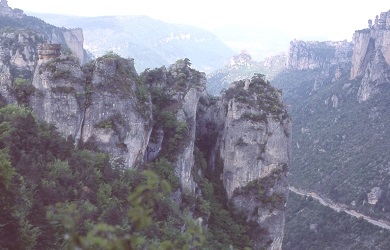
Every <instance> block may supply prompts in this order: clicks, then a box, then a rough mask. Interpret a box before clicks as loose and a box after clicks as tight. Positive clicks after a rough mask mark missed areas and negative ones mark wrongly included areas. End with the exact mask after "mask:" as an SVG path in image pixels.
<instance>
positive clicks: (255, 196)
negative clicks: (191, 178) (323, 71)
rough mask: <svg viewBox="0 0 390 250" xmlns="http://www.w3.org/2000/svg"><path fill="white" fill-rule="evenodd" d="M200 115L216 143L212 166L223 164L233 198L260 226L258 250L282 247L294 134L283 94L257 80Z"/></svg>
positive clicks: (257, 228)
mask: <svg viewBox="0 0 390 250" xmlns="http://www.w3.org/2000/svg"><path fill="white" fill-rule="evenodd" d="M201 114H202V115H201V117H200V118H199V120H200V123H199V127H200V128H199V131H200V133H201V134H202V133H204V135H206V138H207V137H209V138H210V139H209V140H214V141H213V142H211V144H209V145H212V147H211V150H210V149H209V151H211V153H209V163H210V165H211V168H213V167H215V162H216V161H220V162H222V165H223V171H222V175H221V179H222V181H223V185H224V188H225V191H226V193H227V197H228V199H229V200H230V202H231V204H233V207H234V208H235V209H237V210H239V211H240V213H242V214H243V215H244V216H245V218H246V221H247V222H252V223H255V225H256V226H255V228H254V229H253V232H252V235H251V239H252V240H253V243H254V245H253V246H254V248H255V249H262V248H264V247H266V248H268V249H281V244H282V240H283V228H284V206H285V203H286V200H287V191H288V184H287V176H286V174H287V169H288V165H289V162H290V140H291V137H290V135H291V131H290V120H289V118H288V115H287V112H286V110H285V109H284V107H283V105H282V103H281V96H280V93H279V92H278V91H277V90H276V89H274V88H272V87H271V86H270V85H269V83H267V82H265V80H264V79H263V78H262V76H255V77H254V78H252V80H251V81H249V80H246V81H238V82H235V83H234V84H233V85H232V86H231V88H229V89H228V90H227V91H226V92H225V93H224V94H223V95H222V99H221V100H220V101H217V102H216V103H215V104H213V105H211V106H210V107H208V108H204V107H203V110H202V112H201ZM216 133H217V134H216ZM204 135H203V136H204ZM213 164H214V165H213Z"/></svg>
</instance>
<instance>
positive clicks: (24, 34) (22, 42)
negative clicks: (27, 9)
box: [0, 31, 43, 102]
mask: <svg viewBox="0 0 390 250" xmlns="http://www.w3.org/2000/svg"><path fill="white" fill-rule="evenodd" d="M42 41H43V38H42V36H39V35H37V34H35V33H33V32H29V31H19V32H14V31H3V32H1V33H0V59H1V60H0V73H1V74H0V92H1V95H2V97H3V98H4V99H5V100H6V101H7V102H13V101H15V97H14V96H12V95H10V90H11V89H13V88H15V87H16V85H15V84H14V82H15V79H16V78H23V79H29V78H31V76H32V74H33V72H34V69H35V66H36V64H37V61H38V53H37V44H38V43H40V42H42Z"/></svg>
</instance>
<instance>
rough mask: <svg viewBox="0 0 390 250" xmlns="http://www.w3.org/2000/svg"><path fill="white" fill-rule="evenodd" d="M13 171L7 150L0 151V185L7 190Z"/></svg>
mask: <svg viewBox="0 0 390 250" xmlns="http://www.w3.org/2000/svg"><path fill="white" fill-rule="evenodd" d="M15 174H16V173H15V169H14V168H13V167H12V165H11V159H10V156H9V154H8V150H7V149H1V150H0V183H1V186H4V187H5V188H8V186H9V185H10V183H11V181H12V178H13V177H14V175H15Z"/></svg>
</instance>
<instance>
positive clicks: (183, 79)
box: [142, 59, 206, 194]
mask: <svg viewBox="0 0 390 250" xmlns="http://www.w3.org/2000/svg"><path fill="white" fill-rule="evenodd" d="M187 60H188V59H186V60H178V61H177V62H176V63H175V64H173V65H171V66H170V67H169V68H168V69H166V68H165V67H162V68H159V69H155V70H150V71H145V72H144V74H143V75H142V78H143V80H144V82H145V83H146V84H147V85H149V89H150V91H151V93H152V102H153V101H154V102H156V103H155V105H159V107H155V112H154V128H153V133H152V137H153V138H154V139H152V140H151V141H150V142H149V145H148V148H147V152H146V154H145V155H146V158H145V159H146V160H147V161H152V160H154V159H155V158H156V157H157V156H158V155H160V156H164V157H166V158H168V159H169V160H170V161H171V162H173V164H174V168H175V172H176V175H177V176H178V177H179V180H180V186H181V188H182V189H183V190H186V191H187V192H189V193H192V194H194V193H195V189H196V183H195V182H194V180H193V167H194V146H195V132H196V113H197V107H198V101H199V98H200V96H201V94H202V93H203V92H204V91H205V84H206V78H205V74H204V73H200V72H198V71H196V70H194V69H192V68H190V67H189V66H190V63H189V61H187ZM170 120H171V121H170ZM168 121H170V122H169V123H167V122H168ZM175 144H177V145H175ZM160 151H161V152H160Z"/></svg>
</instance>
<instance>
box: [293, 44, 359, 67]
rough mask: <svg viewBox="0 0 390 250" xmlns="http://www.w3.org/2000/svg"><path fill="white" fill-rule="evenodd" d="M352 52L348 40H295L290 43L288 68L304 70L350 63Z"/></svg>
mask: <svg viewBox="0 0 390 250" xmlns="http://www.w3.org/2000/svg"><path fill="white" fill-rule="evenodd" d="M351 54H352V43H350V42H347V41H340V42H333V41H327V42H316V41H300V40H294V41H291V43H290V49H289V53H288V57H287V68H288V69H298V70H304V69H316V68H325V67H329V66H330V65H336V64H342V63H348V62H349V61H350V56H351Z"/></svg>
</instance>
